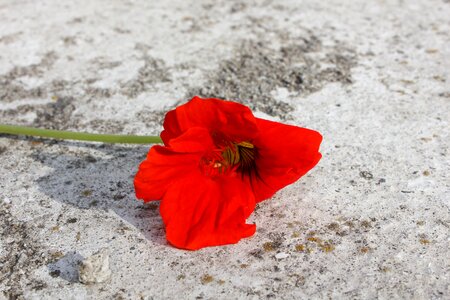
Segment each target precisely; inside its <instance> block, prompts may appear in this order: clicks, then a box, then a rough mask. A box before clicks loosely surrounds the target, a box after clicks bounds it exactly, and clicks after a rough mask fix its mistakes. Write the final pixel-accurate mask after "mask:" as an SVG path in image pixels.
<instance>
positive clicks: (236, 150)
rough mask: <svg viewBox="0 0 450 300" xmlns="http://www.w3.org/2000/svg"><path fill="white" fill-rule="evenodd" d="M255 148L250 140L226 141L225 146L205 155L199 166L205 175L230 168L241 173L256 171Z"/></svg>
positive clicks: (246, 173)
mask: <svg viewBox="0 0 450 300" xmlns="http://www.w3.org/2000/svg"><path fill="white" fill-rule="evenodd" d="M256 154H257V151H256V148H255V146H254V145H253V144H252V143H250V142H246V141H244V142H240V143H227V145H226V146H224V147H221V148H220V149H218V150H216V151H214V152H212V153H209V154H208V155H205V156H204V157H203V158H202V160H201V162H200V167H201V169H202V171H203V173H204V174H205V175H208V176H216V175H220V174H224V173H225V172H228V171H230V170H235V171H237V172H239V173H241V174H242V175H249V176H251V175H252V174H253V173H256V164H255V158H256Z"/></svg>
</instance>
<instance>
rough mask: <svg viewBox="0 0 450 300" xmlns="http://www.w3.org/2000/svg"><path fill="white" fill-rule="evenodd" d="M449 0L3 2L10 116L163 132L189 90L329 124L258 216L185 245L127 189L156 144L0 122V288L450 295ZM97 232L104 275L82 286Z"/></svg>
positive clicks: (2, 109)
mask: <svg viewBox="0 0 450 300" xmlns="http://www.w3.org/2000/svg"><path fill="white" fill-rule="evenodd" d="M449 15H450V4H449V2H448V1H443V0H433V1H431V0H417V1H400V0H398V1H393V0H392V1H391V0H386V1H381V0H380V1H363V0H354V1H338V0H331V1H321V2H319V1H299V0H291V1H289V0H286V1H270V0H269V1H185V0H183V1H181V0H180V1H156V2H155V1H105V0H97V1H92V0H91V1H85V0H81V1H76V2H75V1H72V2H69V1H55V0H43V1H31V0H24V1H13V0H3V1H0V120H1V122H2V123H11V124H27V125H33V126H40V127H46V128H59V129H70V130H79V131H91V132H105V133H135V134H157V133H159V132H160V130H161V121H162V119H163V117H164V112H165V111H166V110H168V109H170V108H172V107H174V106H175V105H177V104H178V103H181V102H183V101H185V100H186V99H187V98H189V97H190V96H192V95H193V94H200V95H203V96H208V95H211V96H217V97H225V98H230V99H234V100H237V101H241V102H243V103H245V104H247V105H249V106H251V107H252V108H253V109H254V110H255V111H256V114H257V115H258V116H263V117H266V118H271V119H274V120H282V121H285V122H288V123H291V124H296V125H300V126H306V127H309V128H314V129H317V130H319V131H320V132H322V133H323V135H324V142H323V147H322V153H323V155H324V157H323V160H322V161H321V162H320V164H319V165H318V167H316V168H315V169H314V170H313V171H312V172H310V173H309V174H308V175H307V176H306V177H304V178H303V179H302V180H301V181H299V182H297V183H295V184H293V185H291V186H289V187H288V188H286V189H284V190H282V191H280V192H279V193H278V194H277V195H276V196H275V197H273V199H271V200H270V201H266V202H264V203H261V204H260V205H259V206H258V208H257V210H256V211H255V213H254V214H253V216H252V217H251V220H250V221H253V222H256V224H257V226H258V230H257V233H256V234H255V236H254V237H252V238H250V239H246V240H243V241H242V242H241V243H239V244H237V245H232V246H227V247H219V248H209V249H204V250H201V251H197V252H186V251H180V250H177V249H174V248H171V247H170V246H168V245H167V244H166V241H165V239H164V230H163V227H162V223H161V218H160V216H159V214H158V205H157V204H153V203H152V204H149V205H143V204H142V203H140V202H138V201H136V200H135V197H134V193H133V186H132V178H133V175H134V173H135V172H136V170H137V166H138V164H139V162H140V161H141V160H142V159H143V158H144V157H145V155H146V152H147V150H148V147H144V146H109V145H99V144H84V143H72V142H55V141H48V140H40V139H28V138H10V137H6V136H0V235H1V236H0V291H1V293H0V298H2V297H5V298H7V299H8V298H9V299H30V298H36V299H43V298H44V299H45V298H62V299H67V298H68V297H75V298H80V299H83V298H92V299H111V298H113V299H136V298H141V299H152V298H154V299H159V298H190V299H192V298H197V299H210V298H227V299H230V298H250V299H261V298H280V299H289V298H294V297H295V298H302V297H303V298H352V299H353V298H355V299H356V298H364V299H368V298H384V299H391V298H416V299H448V298H450V285H449V284H450V277H449V276H450V275H449V274H450V251H449V248H450V212H449V210H450V207H449V206H450V204H449V203H450V189H449V178H448V174H449V173H450V161H449V153H448V147H449V128H450V126H449V115H450V101H449V100H450V86H449V80H450V79H449V72H450V71H449V70H450V63H449V61H450V60H449V57H450V48H449V42H450V35H449V32H450V20H449V18H448V16H449ZM101 248H107V249H108V251H109V253H110V267H111V271H112V276H111V280H110V281H108V282H104V283H98V284H94V285H89V286H86V285H83V284H81V283H80V282H79V280H78V272H77V268H78V264H79V262H80V261H81V260H82V259H83V257H89V256H91V255H92V254H94V253H96V252H97V251H98V250H99V249H101Z"/></svg>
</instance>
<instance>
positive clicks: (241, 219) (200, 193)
mask: <svg viewBox="0 0 450 300" xmlns="http://www.w3.org/2000/svg"><path fill="white" fill-rule="evenodd" d="M254 208H255V198H254V196H253V193H252V191H251V189H250V188H249V186H248V185H246V184H245V183H244V182H242V180H240V178H239V177H236V176H234V177H230V176H221V177H217V178H214V179H212V178H209V177H207V176H203V175H201V174H200V173H198V174H197V175H194V174H191V176H187V177H186V178H184V179H183V180H179V181H178V182H176V183H174V184H172V185H171V186H170V188H169V189H168V191H167V193H166V194H165V195H164V197H163V200H162V202H161V206H160V212H161V216H162V218H163V221H164V224H165V226H166V236H167V240H168V241H169V242H170V243H171V244H172V245H173V246H175V247H178V248H182V249H189V250H196V249H200V248H203V247H208V246H219V245H225V244H234V243H237V242H238V241H239V240H240V239H242V238H245V237H249V236H252V235H253V234H254V233H255V230H256V225H254V224H246V223H245V220H246V219H247V218H248V216H249V215H250V214H251V213H252V212H253V210H254Z"/></svg>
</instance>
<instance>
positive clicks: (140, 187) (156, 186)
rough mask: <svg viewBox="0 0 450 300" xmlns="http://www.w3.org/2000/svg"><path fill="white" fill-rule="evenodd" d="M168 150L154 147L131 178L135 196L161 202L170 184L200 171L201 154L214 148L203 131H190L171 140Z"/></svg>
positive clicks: (199, 129) (196, 129)
mask: <svg viewBox="0 0 450 300" xmlns="http://www.w3.org/2000/svg"><path fill="white" fill-rule="evenodd" d="M170 146H171V147H163V146H157V145H156V146H153V147H152V148H151V149H150V151H149V153H148V155H147V159H146V160H144V161H143V162H142V163H141V165H140V166H139V171H138V172H137V174H136V176H135V178H134V187H135V191H136V197H137V198H138V199H143V200H144V202H147V201H151V200H160V199H162V197H163V196H164V193H165V192H166V191H167V188H168V187H169V186H170V185H171V184H172V182H173V181H175V180H178V179H179V178H182V177H184V176H189V174H190V173H193V172H196V171H198V169H199V162H200V158H201V156H202V154H203V153H204V152H206V151H208V150H210V149H212V147H213V142H212V140H211V137H210V136H209V133H208V131H207V130H206V129H204V128H191V129H189V130H188V131H187V132H185V133H184V134H183V135H181V136H179V137H178V138H176V139H173V140H171V141H170Z"/></svg>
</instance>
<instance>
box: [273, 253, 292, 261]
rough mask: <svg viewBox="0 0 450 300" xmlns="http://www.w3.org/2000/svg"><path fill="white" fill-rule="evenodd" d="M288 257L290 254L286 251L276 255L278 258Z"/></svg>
mask: <svg viewBox="0 0 450 300" xmlns="http://www.w3.org/2000/svg"><path fill="white" fill-rule="evenodd" d="M288 257H289V254H287V253H285V252H280V253H277V254H276V255H275V258H276V259H285V258H288Z"/></svg>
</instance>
